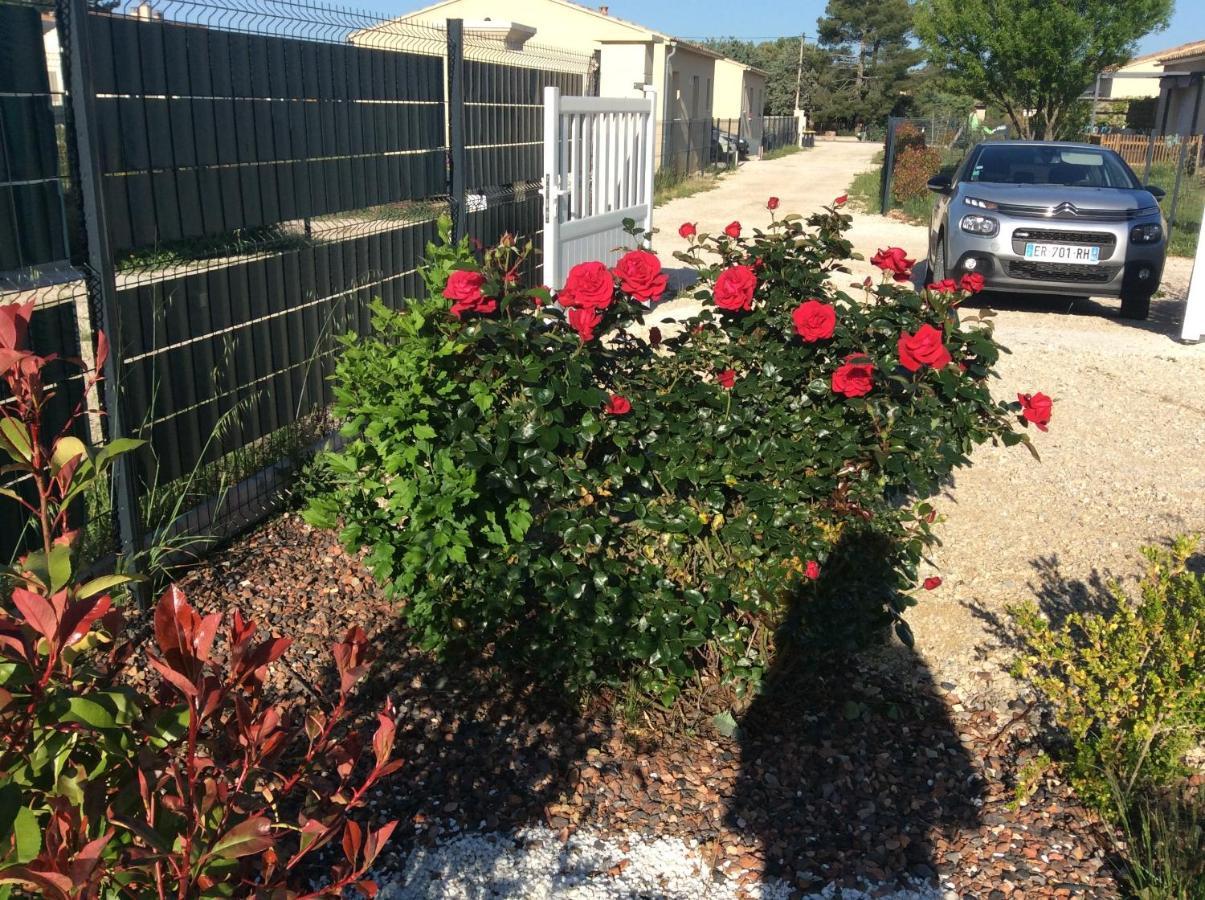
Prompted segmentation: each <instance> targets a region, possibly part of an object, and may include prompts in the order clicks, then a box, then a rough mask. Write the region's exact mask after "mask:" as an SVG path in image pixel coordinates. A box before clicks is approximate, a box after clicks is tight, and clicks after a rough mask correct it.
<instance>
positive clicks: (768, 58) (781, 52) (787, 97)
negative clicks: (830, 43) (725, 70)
mask: <svg viewBox="0 0 1205 900" xmlns="http://www.w3.org/2000/svg"><path fill="white" fill-rule="evenodd" d="M799 40H800V39H799V38H797V37H781V38H778V39H776V40H773V41H764V42H761V43H754V42H753V41H742V40H738V39H737V38H712V39H710V40H708V41H706V42H705V46H706V47H707V48H708V49H711V50H714V51H715V52H716V53H722V54H724V56H727V57H729V58H731V59H735V60H737V61H738V62H743V63H745V65H749V66H756V67H757V68H759V69H761V70H762V71H764V72H765V73H766V108H765V114H766V115H771V116H789V115H790V114H791V113H792V112H793V111H794V109H795V86H796V83H797V81H796V77H797V74H798V72H799ZM828 65H829V55H828V54H827V53H825V52H824V51H822V50H820V49H819V48H817V47H816V46H815V45H813V44H805V45H804V47H803V71H804V82H803V90H804V92H806V91H807V89H808V84H809V82H808V73H809V72H811V71H814V70H818V69H825V68H827V67H828ZM805 98H806V93H805ZM801 102H802V100H801ZM804 108H805V109H806V108H808V107H807V106H806V105H805V106H804ZM757 112H758V113H761V112H762V111H761V110H757Z"/></svg>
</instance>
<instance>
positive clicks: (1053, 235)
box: [929, 141, 1167, 319]
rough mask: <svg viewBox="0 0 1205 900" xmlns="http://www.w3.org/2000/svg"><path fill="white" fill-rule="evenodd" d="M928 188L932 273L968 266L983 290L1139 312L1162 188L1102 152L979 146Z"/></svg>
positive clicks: (1050, 145)
mask: <svg viewBox="0 0 1205 900" xmlns="http://www.w3.org/2000/svg"><path fill="white" fill-rule="evenodd" d="M929 190H931V191H933V192H935V193H936V194H937V195H938V198H937V203H936V204H934V209H933V219H932V221H931V222H930V225H929V264H930V269H931V271H932V279H933V280H935V281H937V280H941V279H943V278H947V277H954V278H958V277H960V276H961V275H963V274H965V273H967V272H978V273H979V274H980V275H982V276H983V280H984V284H985V287H986V288H987V289H989V290H1002V291H1016V292H1020V293H1033V294H1063V295H1068V294H1070V295H1079V296H1105V297H1120V298H1121V314H1122V315H1123V316H1125V317H1127V318H1131V319H1145V318H1146V317H1147V314H1148V312H1149V310H1150V304H1151V295H1152V294H1153V293H1154V292H1155V290H1156V289H1157V288H1158V287H1159V279H1160V278H1161V277H1162V275H1163V260H1164V256H1165V254H1166V250H1167V238H1166V234H1167V223H1166V222H1165V221H1164V219H1163V213H1162V211H1161V210H1160V209H1159V202H1158V201H1159V199H1161V198H1162V197H1163V191H1162V190H1160V189H1159V188H1157V187H1144V186H1143V185H1142V184H1141V183H1140V182H1139V180H1138V178H1137V177H1136V176H1135V175H1134V172H1133V171H1132V170H1131V169H1130V167H1129V166H1128V165H1126V163H1125V160H1123V159H1122V158H1121V157H1120V156H1118V155H1117V154H1116V153H1114V152H1113V151H1112V150H1106V149H1104V148H1102V147H1097V146H1095V145H1092V144H1064V143H1054V142H1042V141H997V142H988V143H982V144H979V145H978V146H976V147H974V148H973V149H972V150H971V152H970V153H968V154H967V157H966V159H965V160H963V162H962V165H960V166H959V167H958V169H957V170H956V171H955V173H954V174H953V175H952V176H951V175H938V176H936V177H935V178H933V179H932V180H931V181H930V182H929Z"/></svg>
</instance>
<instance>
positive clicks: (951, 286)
mask: <svg viewBox="0 0 1205 900" xmlns="http://www.w3.org/2000/svg"><path fill="white" fill-rule="evenodd" d="M925 290H926V291H932V292H933V293H935V294H953V293H954V292H955V291H957V290H958V283H957V282H955V281H954V279H953V278H943V279H942V280H941V281H935V282H934V283H933V284H929V285H925Z"/></svg>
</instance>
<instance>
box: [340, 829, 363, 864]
mask: <svg viewBox="0 0 1205 900" xmlns="http://www.w3.org/2000/svg"><path fill="white" fill-rule="evenodd" d="M363 843H364V831H363V830H362V829H361V828H360V826H359V825H357V824H356V823H355V822H352V821H351V820H348V822H347V825H345V826H344V828H343V855H344V856H346V857H347V861H348V862H349V863H351V864H352V865H353V866H354V865H355V864H356V860H357V859H359V858H360V847H361V845H362V844H363Z"/></svg>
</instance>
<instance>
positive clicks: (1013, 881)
mask: <svg viewBox="0 0 1205 900" xmlns="http://www.w3.org/2000/svg"><path fill="white" fill-rule="evenodd" d="M182 586H183V588H184V590H185V591H186V592H187V593H188V595H189V598H190V600H191V601H193V602H194V603H195V604H196V605H197V607H198V609H200V610H202V611H205V612H209V611H217V610H221V611H229V610H231V609H234V608H239V609H241V610H243V612H244V613H250V614H253V615H254V616H255V617H256V618H257V619H259V620H260V621H261V622H262V623H264V624H265V625H268V626H269V627H270V628H271V630H272V631H273V632H275V633H282V634H285V633H287V634H293V635H295V636H296V642H295V644H294V645H293V646H292V647H291V648H290V650H289V651H288V653H287V654H286V656H285V658H284V661H285V662H286V663H287V669H288V671H289V672H291V675H290V674H287V673H286V671H285V668H278V669H277V670H276V677H277V681H276V683H275V684H274V687H275V689H276V690H278V691H280V692H281V693H282V694H284V695H286V696H287V697H288V698H289V702H290V703H291V704H292V705H295V706H296V707H302V706H304V705H305V704H307V703H308V702H309V696H310V695H309V689H310V688H311V687H313V686H321V685H322V684H323V683H324V682H325V681H327V680H329V679H330V678H331V677H332V676H331V673H330V672H329V670H328V668H327V663H326V659H327V655H326V653H325V648H326V647H327V646H329V644H330V642H331V641H332V640H334V639H336V637H337V636H341V635H342V634H343V632H344V631H345V630H346V629H347V628H348V627H349V626H351V625H355V624H359V625H361V626H362V627H364V628H365V630H367V631H368V633H369V637H370V639H372V642H373V643H374V644H375V645H377V646H378V647H380V648H381V649H382V654H383V658H382V659H381V660H379V661H378V663H377V668H376V669H375V670H374V672H373V673H372V674H371V675H370V676H369V678H368V681H367V684H366V686H367V690H366V691H365V696H364V697H363V706H362V709H361V712H362V713H364V714H365V715H369V714H371V712H373V711H375V709H376V705H377V703H378V702H379V700H380V699H381V697H382V695H383V694H385V693H387V694H388V695H389V697H390V698H391V699H392V700H393V702H394V703H395V704H396V705H397V707H398V709H399V710H400V712H401V718H400V721H399V727H398V743H397V748H398V757H399V758H401V759H402V760H404V761H405V765H404V766H403V768H402V769H401V770H400V771H399V772H398V773H397V774H396V775H394V776H393V777H392V778H391V779H390V781H388V782H387V783H386V784H384V785H383V786H381V787H380V788H378V789H376V796H375V798H374V802H375V812H376V814H377V815H379V816H380V818H381V819H389V818H393V817H398V818H400V819H401V826H400V827H399V829H398V831H397V832H396V834H395V837H394V839H393V841H392V843H391V844H390V846H389V847H388V848H387V849H386V851H385V853H384V856H383V861H382V863H381V869H382V870H383V871H382V873H381V875H382V882H383V883H387V882H388V881H389V875H390V872H391V871H392V872H396V871H397V869H398V868H399V867H400V865H401V862H402V860H403V859H404V858H405V857H406V855H407V854H408V853H410V852H411V851H413V850H415V849H416V848H431V847H434V846H437V845H440V844H442V843H444V842H446V841H449V840H451V839H452V838H454V837H455V836H457V835H460V834H463V833H465V832H502V833H510V832H513V831H515V830H516V829H519V828H522V827H525V826H532V825H539V826H544V827H547V828H549V829H551V830H552V831H554V832H556V833H557V837H558V839H560V840H562V841H564V840H567V839H568V838H569V837H570V836H571V835H574V834H577V833H579V832H589V833H600V834H603V835H610V836H613V837H614V839H615V840H617V841H620V842H622V841H623V840H624V838H625V836H627V835H630V834H641V835H647V836H669V837H676V838H680V839H682V840H683V841H685V842H687V843H689V842H691V841H694V842H697V844H698V846H699V848H700V853H701V854H702V856H703V858H704V859H705V860H707V861H708V863H709V864H710V865H711V866H712V867H713V873H714V877H715V878H717V879H719V880H720V882H721V883H733V885H734V886H735V884H744V885H754V884H758V883H761V881H762V879H763V878H765V879H766V880H767V881H777V880H779V879H781V880H782V881H783V882H786V883H787V884H788V885H790V886H791V887H793V888H795V889H797V890H811V889H820V888H822V887H823V886H825V885H826V884H830V883H833V882H838V883H843V884H846V885H854V884H856V883H872V884H888V885H898V886H907V884H908V883H909V879H910V878H917V877H919V878H921V879H923V880H926V881H931V882H940V884H941V885H943V886H944V887H945V888H946V889H952V890H954V891H955V892H957V894H958V895H959V896H973V897H989V896H990V897H1008V896H1016V897H1023V896H1027V897H1032V896H1038V895H1043V896H1091V897H1109V896H1115V895H1116V894H1117V890H1116V886H1115V883H1114V880H1113V877H1112V875H1111V871H1110V868H1109V866H1108V865H1107V864H1106V863H1105V861H1104V859H1103V858H1102V856H1101V854H1100V852H1099V851H1098V850H1097V849H1096V846H1095V843H1094V840H1093V836H1092V835H1093V828H1094V825H1093V823H1092V820H1091V818H1090V817H1088V816H1087V815H1086V814H1085V813H1084V811H1083V810H1082V808H1081V807H1080V806H1079V805H1078V804H1077V803H1076V802H1075V801H1074V800H1073V799H1072V798H1071V797H1070V795H1069V791H1068V790H1067V789H1066V788H1065V786H1063V785H1061V784H1059V783H1057V782H1054V781H1050V782H1046V781H1042V782H1041V783H1039V784H1037V785H1034V786H1033V787H1034V792H1033V794H1032V795H1031V796H1029V797H1028V799H1027V801H1026V802H1025V804H1024V805H1022V806H1016V805H1015V799H1016V798H1015V792H1014V789H1013V787H1012V785H1013V783H1014V780H1015V778H1016V775H1017V773H1018V772H1019V771H1020V770H1022V769H1023V768H1024V767H1025V764H1026V762H1027V761H1030V760H1032V759H1033V758H1034V757H1035V756H1036V754H1037V752H1038V750H1037V747H1036V745H1034V744H1032V743H1031V735H1030V727H1029V724H1028V719H1027V716H1026V715H1025V714H1024V712H1023V709H1024V705H1023V704H1021V703H1020V701H1017V703H1015V704H1014V705H1015V706H1017V708H1018V710H1020V711H1021V712H1022V714H1021V715H1020V717H1018V716H1017V714H1016V711H1014V710H1011V709H997V708H983V707H980V706H978V705H977V704H976V703H975V701H974V700H973V699H972V698H971V697H970V696H968V695H967V694H966V693H965V692H964V691H963V688H962V687H961V686H957V685H954V684H951V683H949V682H947V683H945V684H934V683H933V682H932V680H931V678H930V675H929V673H928V671H927V669H926V668H925V666H924V664H923V663H922V662H921V661H920V660H919V659H917V658H916V657H914V656H912V655H911V654H908V653H907V652H906V651H904V650H903V649H902V648H897V649H895V650H891V651H885V652H884V653H882V654H878V655H875V656H873V657H872V658H865V659H863V660H861V661H858V662H856V663H854V664H853V669H852V670H850V671H847V672H842V673H841V674H840V675H839V676H838V675H837V674H833V675H832V676H831V677H827V678H823V679H820V680H818V679H817V677H816V676H813V675H806V674H804V673H803V672H799V673H796V674H795V675H793V676H792V675H782V676H780V677H779V678H776V679H773V680H772V682H771V685H770V687H769V689H768V690H767V692H766V693H764V694H763V695H762V696H761V697H760V699H758V700H755V701H754V703H753V705H752V706H751V707H750V708H749V709H748V710H747V712H746V713H745V715H744V716H742V717H741V725H742V728H741V730H740V731H738V732H737V733H736V734H735V735H733V736H732V737H724V736H723V735H721V734H719V733H717V732H716V731H715V730H714V728H713V727H712V725H711V724H710V715H709V712H710V711H708V710H700V711H699V714H698V716H697V717H695V718H694V719H693V720H691V721H685V722H683V721H681V720H680V719H679V720H677V721H674V722H670V721H668V720H667V719H665V718H664V717H662V716H660V715H653V714H646V713H644V712H641V711H636V712H634V713H632V714H630V715H628V716H626V717H625V715H624V714H623V711H624V708H623V705H622V703H617V702H615V698H604V699H602V700H600V701H598V702H596V703H595V704H593V705H592V706H591V707H589V708H588V709H586V710H584V711H581V710H578V709H575V708H573V707H572V706H570V705H568V704H566V703H564V702H562V701H561V700H560V699H558V696H557V692H556V691H555V690H553V689H551V688H548V687H545V686H540V685H535V684H530V683H524V684H522V685H519V686H515V685H513V684H508V683H506V682H505V681H503V680H501V679H500V678H499V677H498V676H497V674H496V673H493V672H491V671H490V670H489V669H488V668H487V667H482V668H480V669H477V670H473V671H469V670H466V669H464V668H460V669H454V670H453V669H446V668H443V667H441V666H440V665H439V664H437V663H436V662H434V661H433V660H432V659H430V658H429V657H428V656H426V655H425V654H423V653H421V652H420V651H418V650H416V649H414V647H413V644H412V643H411V641H410V639H409V637H408V635H406V634H405V633H404V632H403V630H402V629H401V628H400V626H399V625H398V624H397V622H396V616H395V614H394V610H393V606H392V604H391V602H390V601H388V600H387V599H385V598H384V596H383V594H382V592H381V591H380V590H379V589H378V588H377V586H376V585H375V584H374V582H373V580H372V578H371V576H370V575H369V574H368V572H367V571H366V569H365V568H364V567H363V566H362V564H361V562H360V560H359V559H358V558H356V557H355V556H352V555H349V554H346V553H344V552H343V551H342V550H341V549H340V548H339V547H338V546H337V544H335V542H334V540H333V536H332V535H331V534H330V533H328V532H323V531H320V530H317V529H313V528H311V527H309V526H307V525H305V524H304V523H303V522H301V521H300V519H299V518H298V517H297V516H295V515H293V514H289V515H285V516H282V517H280V518H278V519H275V520H273V521H272V522H270V523H269V524H268V525H267V526H265V527H264V528H262V529H261V530H259V531H258V532H256V533H254V534H252V535H250V536H248V537H246V538H244V539H242V540H240V541H238V542H236V543H235V544H233V545H231V546H230V547H229V548H227V549H226V550H224V551H222V552H221V553H219V554H216V555H215V556H214V557H213V558H212V559H211V561H209V562H208V563H206V564H205V565H204V566H202V567H200V568H198V569H196V570H194V571H193V572H192V573H191V574H189V575H188V576H187V577H186V578H185V579H184V580H183V582H182ZM620 868H621V870H622V867H620ZM616 875H618V873H614V875H608V874H607V873H606V872H600V873H599V874H598V881H599V884H600V885H601V884H606V883H607V879H609V878H613V877H615V876H616Z"/></svg>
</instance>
